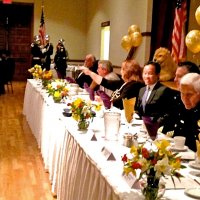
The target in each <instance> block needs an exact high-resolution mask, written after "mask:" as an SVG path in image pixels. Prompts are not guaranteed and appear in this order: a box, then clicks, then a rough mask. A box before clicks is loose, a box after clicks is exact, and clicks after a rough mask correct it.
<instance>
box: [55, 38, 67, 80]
mask: <svg viewBox="0 0 200 200" xmlns="http://www.w3.org/2000/svg"><path fill="white" fill-rule="evenodd" d="M64 42H65V41H64V39H60V40H59V41H58V44H57V47H56V49H57V50H56V54H55V57H54V63H55V69H56V71H57V73H58V78H63V79H64V78H66V69H67V59H68V52H67V50H66V49H65V46H64Z"/></svg>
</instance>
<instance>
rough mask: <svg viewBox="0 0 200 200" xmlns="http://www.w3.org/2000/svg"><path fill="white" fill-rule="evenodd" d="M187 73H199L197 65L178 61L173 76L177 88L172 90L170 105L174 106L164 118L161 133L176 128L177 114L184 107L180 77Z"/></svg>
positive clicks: (178, 114)
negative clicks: (166, 117) (167, 116)
mask: <svg viewBox="0 0 200 200" xmlns="http://www.w3.org/2000/svg"><path fill="white" fill-rule="evenodd" d="M188 73H200V71H199V68H198V66H197V65H196V64H194V63H193V62H190V61H185V62H181V63H179V65H178V67H177V69H176V73H175V78H174V82H175V83H176V87H177V90H174V91H173V93H174V94H173V102H172V106H173V107H174V108H173V109H172V110H171V113H170V114H169V118H168V119H166V122H165V126H164V127H163V130H162V132H163V133H167V132H169V131H173V130H174V129H176V128H175V127H176V126H177V124H178V123H179V116H180V114H181V112H182V111H183V110H184V109H185V108H184V104H183V102H182V101H181V96H180V91H179V90H180V81H181V78H182V77H183V76H184V75H185V74H188Z"/></svg>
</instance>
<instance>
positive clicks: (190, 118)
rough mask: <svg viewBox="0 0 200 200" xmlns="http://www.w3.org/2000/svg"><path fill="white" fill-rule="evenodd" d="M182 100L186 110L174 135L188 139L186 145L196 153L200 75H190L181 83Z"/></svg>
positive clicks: (182, 113)
mask: <svg viewBox="0 0 200 200" xmlns="http://www.w3.org/2000/svg"><path fill="white" fill-rule="evenodd" d="M180 92H181V100H182V102H183V104H184V106H185V110H183V112H181V113H180V115H179V119H178V120H177V124H176V126H175V128H174V135H175V136H176V135H181V136H185V137H186V145H187V146H188V147H189V148H190V149H191V150H193V151H196V142H195V140H196V139H198V134H199V133H200V75H199V74H197V73H188V74H186V75H185V76H183V78H182V79H181V81H180Z"/></svg>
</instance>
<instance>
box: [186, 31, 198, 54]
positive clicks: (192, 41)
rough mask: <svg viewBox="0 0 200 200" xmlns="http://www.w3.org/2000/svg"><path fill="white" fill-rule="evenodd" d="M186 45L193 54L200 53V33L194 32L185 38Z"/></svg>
mask: <svg viewBox="0 0 200 200" xmlns="http://www.w3.org/2000/svg"><path fill="white" fill-rule="evenodd" d="M185 44H186V46H187V48H188V49H189V50H190V51H191V52H193V53H198V52H200V31H199V30H192V31H190V32H189V33H188V34H187V35H186V37H185Z"/></svg>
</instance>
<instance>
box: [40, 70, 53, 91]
mask: <svg viewBox="0 0 200 200" xmlns="http://www.w3.org/2000/svg"><path fill="white" fill-rule="evenodd" d="M52 78H53V72H52V70H43V73H42V78H41V79H42V85H43V86H44V87H46V86H47V85H48V83H50V80H51V79H52Z"/></svg>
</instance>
